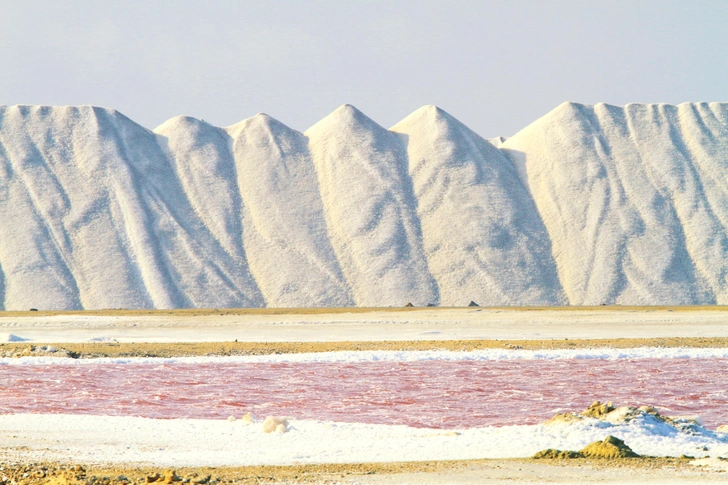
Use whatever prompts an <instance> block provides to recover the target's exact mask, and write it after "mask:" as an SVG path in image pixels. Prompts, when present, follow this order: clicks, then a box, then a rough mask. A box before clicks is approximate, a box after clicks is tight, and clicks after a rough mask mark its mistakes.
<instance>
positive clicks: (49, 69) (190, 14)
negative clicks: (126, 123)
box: [0, 0, 728, 137]
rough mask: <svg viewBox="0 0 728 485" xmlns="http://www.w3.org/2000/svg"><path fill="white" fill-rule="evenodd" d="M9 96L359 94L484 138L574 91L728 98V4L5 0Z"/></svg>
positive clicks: (75, 100)
mask: <svg viewBox="0 0 728 485" xmlns="http://www.w3.org/2000/svg"><path fill="white" fill-rule="evenodd" d="M0 19H2V27H0V62H1V63H0V104H9V105H12V104H56V105H65V104H74V105H75V104H93V105H100V106H105V107H111V108H116V109H118V110H120V111H121V112H123V113H124V114H126V115H127V116H129V117H130V118H132V119H134V120H135V121H137V122H139V123H141V124H142V125H144V126H146V127H148V128H154V127H155V126H157V125H159V124H161V123H162V122H163V121H165V120H166V119H168V118H171V117H173V116H176V115H181V114H185V115H190V116H195V117H198V118H204V119H205V120H207V121H209V122H211V123H213V124H216V125H220V126H225V125H229V124H233V123H235V122H237V121H239V120H242V119H244V118H247V117H249V116H252V115H254V114H255V113H257V112H266V113H268V114H270V115H272V116H274V117H275V118H277V119H279V120H280V121H282V122H284V123H286V124H287V125H289V126H291V127H292V128H295V129H298V130H301V131H303V130H305V129H306V128H308V127H309V126H310V125H312V124H313V123H315V122H316V121H318V120H320V119H321V118H323V117H324V116H326V115H327V114H328V113H330V112H331V111H333V110H334V109H335V108H336V107H337V106H339V105H341V104H344V103H350V104H353V105H355V106H357V107H358V108H359V109H361V110H362V111H364V112H365V113H366V114H367V115H369V116H370V117H372V118H373V119H374V120H375V121H377V122H379V123H380V124H382V125H383V126H385V127H389V126H391V125H393V124H395V123H396V122H397V121H399V120H400V119H402V118H404V117H405V116H406V115H407V114H409V113H410V112H412V111H414V110H415V109H417V108H418V107H420V106H422V105H425V104H436V105H438V106H440V107H441V108H443V109H445V110H446V111H448V112H450V113H451V114H452V115H454V116H455V117H457V118H459V119H460V120H461V121H463V122H464V123H466V124H467V125H468V126H470V127H471V128H472V129H474V130H475V131H477V132H478V133H480V134H481V135H483V136H486V137H491V136H496V135H512V134H513V133H515V132H516V131H518V130H519V129H521V128H523V127H525V126H526V125H527V124H528V123H530V122H531V121H533V120H535V119H537V118H538V117H540V116H542V115H543V114H545V113H546V112H548V111H549V110H551V109H552V108H554V107H555V106H556V105H558V104H559V103H561V102H563V101H567V100H569V101H578V102H584V103H596V102H599V101H605V102H609V103H613V104H620V105H621V104H625V103H629V102H668V103H679V102H682V101H728V1H725V0H720V1H718V0H716V1H696V0H693V1H667V0H664V1H638V0H632V1H615V0H609V1H548V2H546V1H480V2H477V1H472V2H468V1H453V0H450V1H429V0H421V1H409V2H405V1H394V0H389V1H382V2H379V1H366V2H365V1H348V2H347V1H315V0H308V1H300V2H284V1H278V2H274V1H268V2H266V1H257V2H246V1H205V2H202V1H200V2H197V1H166V2H161V1H158V2H152V1H149V0H146V1H122V2H120V1H114V2H104V1H99V0H96V1H89V2H83V1H75V2H63V1H55V0H54V1H45V2H42V1H30V0H23V1H15V0H13V1H7V0H0Z"/></svg>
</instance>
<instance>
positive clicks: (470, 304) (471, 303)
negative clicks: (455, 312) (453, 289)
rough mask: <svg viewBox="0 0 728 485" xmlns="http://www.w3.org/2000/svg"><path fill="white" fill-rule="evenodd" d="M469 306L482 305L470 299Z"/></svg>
mask: <svg viewBox="0 0 728 485" xmlns="http://www.w3.org/2000/svg"><path fill="white" fill-rule="evenodd" d="M468 306H480V305H478V304H477V303H475V302H474V301H472V300H470V303H469V304H468Z"/></svg>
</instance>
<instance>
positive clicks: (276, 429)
mask: <svg viewBox="0 0 728 485" xmlns="http://www.w3.org/2000/svg"><path fill="white" fill-rule="evenodd" d="M288 426H289V423H288V420H287V419H286V418H281V417H279V416H268V417H267V418H265V421H263V432H264V433H285V432H287V431H288Z"/></svg>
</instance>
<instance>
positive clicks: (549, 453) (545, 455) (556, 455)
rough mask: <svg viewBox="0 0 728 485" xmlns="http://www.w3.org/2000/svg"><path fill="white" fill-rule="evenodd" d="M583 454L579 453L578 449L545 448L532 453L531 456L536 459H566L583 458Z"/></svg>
mask: <svg viewBox="0 0 728 485" xmlns="http://www.w3.org/2000/svg"><path fill="white" fill-rule="evenodd" d="M583 457H584V455H582V454H581V453H579V452H578V451H569V450H556V449H554V448H548V449H545V450H541V451H539V452H538V453H536V454H535V455H533V458H535V459H536V460H538V459H547V460H566V459H570V458H583Z"/></svg>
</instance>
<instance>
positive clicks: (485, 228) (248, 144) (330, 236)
mask: <svg viewBox="0 0 728 485" xmlns="http://www.w3.org/2000/svg"><path fill="white" fill-rule="evenodd" d="M470 300H474V301H476V302H478V303H480V304H481V305H562V304H572V305H590V304H601V303H617V304H715V303H717V304H727V303H728V104H715V103H711V104H705V103H701V104H687V103H686V104H681V105H679V106H670V105H663V104H660V105H639V104H631V105H627V106H625V107H623V108H620V107H615V106H609V105H605V104H597V105H595V106H585V105H580V104H574V103H565V104H562V105H561V106H559V107H558V108H556V109H555V110H554V111H552V112H551V113H549V114H547V115H546V116H544V117H543V118H541V119H539V120H537V121H536V122H534V123H533V124H531V125H530V126H528V127H526V128H525V129H524V130H522V131H521V132H519V133H517V134H516V135H515V136H513V137H511V138H509V139H503V138H499V139H495V140H491V141H486V140H485V139H483V138H481V137H480V136H478V135H477V134H475V133H474V132H473V131H471V130H470V129H468V128H467V127H466V126H464V125H463V124H462V123H460V122H459V121H457V120H456V119H455V118H453V117H452V116H450V115H449V114H447V113H445V112H444V111H442V110H440V109H438V108H436V107H432V106H427V107H424V108H421V109H419V110H417V111H416V112H414V113H412V114H411V115H410V116H408V117H407V118H405V119H404V120H402V121H401V122H400V123H398V124H396V125H395V126H394V127H392V128H391V129H390V130H386V129H384V128H382V127H381V126H379V125H378V124H376V123H375V122H374V121H372V120H371V119H369V118H367V117H366V116H365V115H364V114H362V113H361V112H359V111H358V110H356V109H355V108H354V107H352V106H348V105H347V106H342V107H341V108H339V109H337V110H336V111H335V112H333V113H332V114H331V115H329V116H328V117H326V118H325V119H323V120H322V121H320V122H319V123H317V124H316V125H315V126H313V127H312V128H310V129H309V130H308V131H306V132H305V133H299V132H297V131H295V130H292V129H290V128H288V127H287V126H285V125H283V124H282V123H280V122H278V121H276V120H274V119H272V118H270V117H269V116H266V115H264V114H259V115H256V116H254V117H252V118H250V119H247V120H244V121H242V122H240V123H238V124H236V125H233V126H229V127H227V128H217V127H214V126H211V125H209V124H207V123H205V122H204V121H200V120H196V119H194V118H188V117H178V118H174V119H172V120H170V121H168V122H166V123H164V124H163V125H162V126H160V127H158V128H157V129H156V130H154V131H149V130H147V129H145V128H143V127H141V126H139V125H137V124H136V123H134V122H133V121H131V120H130V119H128V118H126V117H125V116H123V115H121V114H120V113H118V112H116V111H113V110H107V109H102V108H95V107H47V106H13V107H4V108H0V308H4V309H8V310H10V309H28V308H31V307H35V308H42V309H77V308H87V309H96V308H177V307H249V306H270V307H300V306H352V305H356V306H390V305H394V306H401V305H403V304H405V303H407V302H412V303H413V304H415V305H425V304H427V303H434V304H438V305H445V306H463V305H466V304H467V303H468V302H470Z"/></svg>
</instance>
